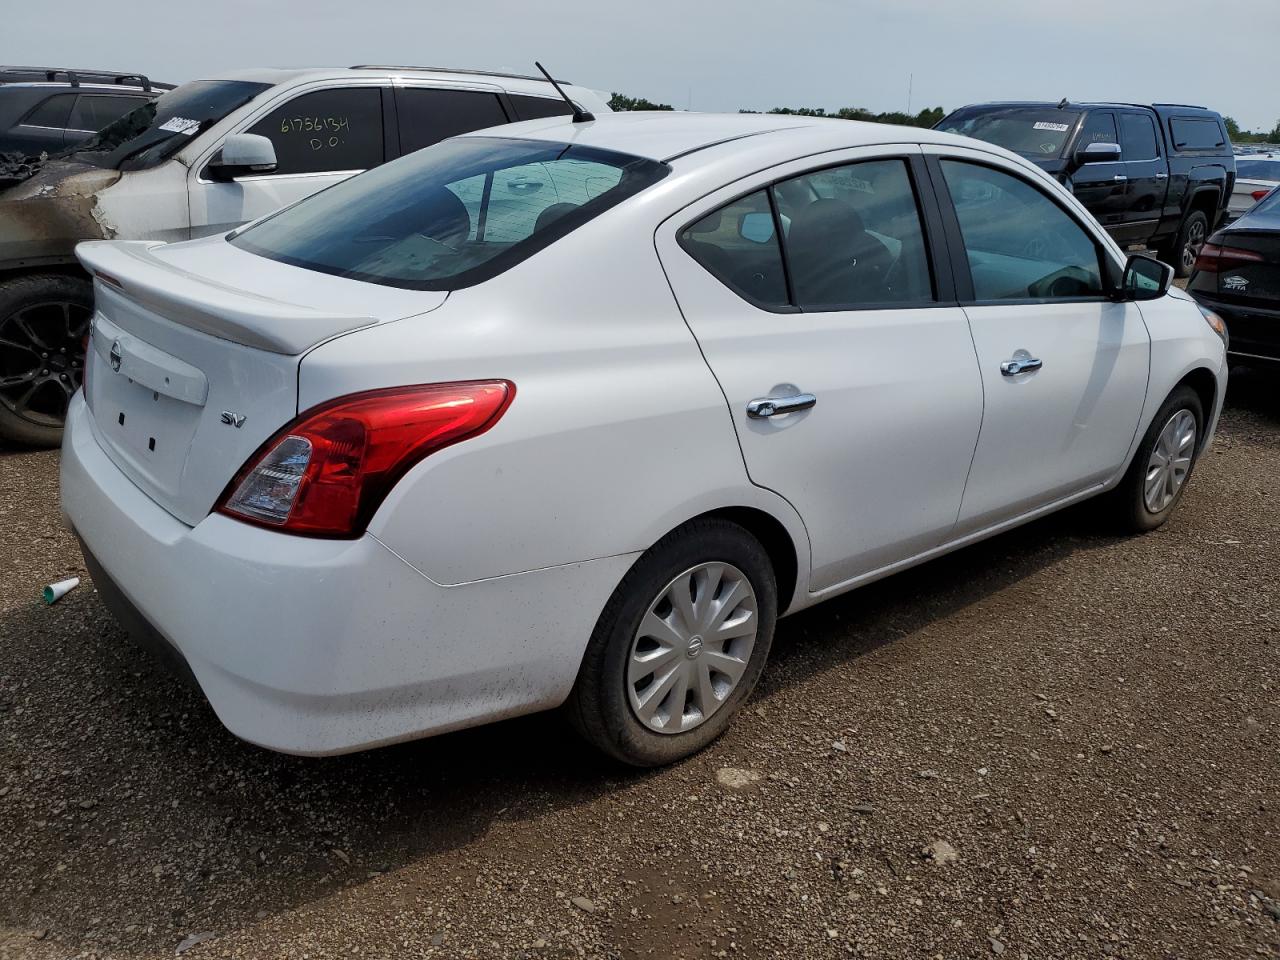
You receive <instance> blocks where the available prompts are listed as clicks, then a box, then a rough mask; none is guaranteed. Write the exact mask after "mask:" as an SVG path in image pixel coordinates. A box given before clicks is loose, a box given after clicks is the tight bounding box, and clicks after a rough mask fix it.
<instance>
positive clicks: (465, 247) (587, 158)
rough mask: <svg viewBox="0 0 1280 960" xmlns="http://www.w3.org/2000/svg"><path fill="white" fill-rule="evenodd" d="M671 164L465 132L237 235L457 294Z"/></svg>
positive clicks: (378, 277)
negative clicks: (465, 135) (478, 135)
mask: <svg viewBox="0 0 1280 960" xmlns="http://www.w3.org/2000/svg"><path fill="white" fill-rule="evenodd" d="M669 169H670V168H669V167H667V166H666V164H662V163H658V162H657V161H654V160H646V159H643V158H641V157H633V156H630V155H628V154H621V153H613V152H611V151H606V150H597V149H594V148H591V147H582V146H576V145H573V144H567V143H554V142H547V141H533V140H508V139H501V138H497V137H458V138H455V139H453V140H446V141H444V142H442V143H437V144H435V145H434V146H431V147H427V148H425V149H423V150H419V151H418V152H416V153H411V154H409V155H408V156H405V157H401V158H400V159H399V160H395V161H392V162H391V163H388V164H384V165H383V166H380V167H377V168H376V169H374V170H370V171H369V172H368V173H364V174H361V175H360V176H358V177H352V178H351V179H349V180H345V181H343V182H342V183H339V184H337V185H336V186H333V187H330V188H329V189H327V190H322V191H320V192H319V193H317V194H314V195H313V196H311V197H308V198H307V199H306V200H303V201H302V202H301V203H297V204H294V205H293V206H291V207H286V208H285V209H284V210H281V211H280V212H279V213H277V214H275V215H274V216H271V217H268V218H267V219H265V220H262V221H260V222H258V223H257V224H255V225H254V226H252V227H247V228H245V229H244V230H241V231H238V232H237V233H235V234H233V235H232V237H231V238H230V239H231V242H232V243H234V244H235V245H236V246H238V247H242V248H243V249H245V250H249V251H250V252H252V253H256V254H258V255H259V256H264V257H269V258H270V259H273V260H280V261H282V262H284V263H291V264H293V265H295V266H299V267H304V268H306V269H309V270H317V271H319V272H321V273H329V274H334V275H336V276H340V277H352V278H354V279H357V280H366V281H369V282H372V283H382V284H386V285H388V286H394V287H405V288H408V289H411V290H456V289H458V288H460V287H466V286H470V285H472V284H475V283H480V282H481V281H483V280H486V279H488V278H489V277H492V276H494V275H495V274H498V273H501V272H502V271H503V270H507V269H509V268H511V267H512V266H514V265H515V264H517V263H519V262H520V261H522V260H524V259H526V258H527V257H530V256H532V255H533V254H534V253H536V252H537V251H538V250H541V249H542V248H543V247H545V246H547V245H548V244H550V243H554V242H555V241H556V240H558V239H559V238H560V237H562V236H564V235H565V234H567V233H569V232H570V231H572V230H574V229H575V228H577V227H579V226H581V225H582V224H584V223H586V222H587V221H589V220H591V219H592V218H594V217H596V216H599V215H600V214H601V213H602V212H604V211H605V210H608V209H609V208H610V207H612V206H614V205H615V204H618V203H621V202H622V201H623V200H625V199H626V198H627V197H630V196H633V195H635V194H636V193H639V192H640V191H641V190H644V189H645V188H646V187H648V186H650V185H652V184H654V183H656V182H657V181H659V180H661V179H662V178H663V177H664V176H666V174H667V173H668V171H669Z"/></svg>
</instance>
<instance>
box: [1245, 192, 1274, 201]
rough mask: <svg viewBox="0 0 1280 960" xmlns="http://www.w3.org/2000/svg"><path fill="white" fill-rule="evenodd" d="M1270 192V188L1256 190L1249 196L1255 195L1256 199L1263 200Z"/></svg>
mask: <svg viewBox="0 0 1280 960" xmlns="http://www.w3.org/2000/svg"><path fill="white" fill-rule="evenodd" d="M1270 192H1271V191H1270V190H1255V191H1253V193H1251V194H1249V196H1251V197H1253V199H1254V200H1261V199H1262V198H1263V197H1265V196H1266V195H1267V194H1268V193H1270Z"/></svg>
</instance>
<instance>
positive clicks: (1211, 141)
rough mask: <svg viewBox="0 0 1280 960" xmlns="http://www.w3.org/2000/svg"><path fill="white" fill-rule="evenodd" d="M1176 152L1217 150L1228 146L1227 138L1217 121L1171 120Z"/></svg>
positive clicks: (1170, 124) (1170, 129)
mask: <svg viewBox="0 0 1280 960" xmlns="http://www.w3.org/2000/svg"><path fill="white" fill-rule="evenodd" d="M1169 131H1170V132H1171V133H1172V134H1173V148H1174V149H1175V150H1216V149H1217V148H1218V147H1222V146H1225V145H1226V138H1225V137H1224V136H1223V135H1222V129H1221V128H1220V127H1219V126H1218V122H1217V121H1216V120H1209V119H1204V120H1170V121H1169Z"/></svg>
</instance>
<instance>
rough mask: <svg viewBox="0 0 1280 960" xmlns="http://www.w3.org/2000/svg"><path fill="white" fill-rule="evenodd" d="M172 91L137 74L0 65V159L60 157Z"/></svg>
mask: <svg viewBox="0 0 1280 960" xmlns="http://www.w3.org/2000/svg"><path fill="white" fill-rule="evenodd" d="M172 89H173V84H171V83H153V82H152V81H151V80H148V79H147V78H146V77H144V76H142V74H139V73H133V74H126V73H111V72H108V71H105V70H64V69H61V68H54V67H5V66H0V156H4V155H6V154H9V155H11V156H12V155H16V157H15V159H19V160H20V159H24V158H29V157H38V156H40V154H42V153H48V154H55V153H61V152H62V151H63V150H65V149H67V148H68V147H73V146H75V145H76V144H77V143H79V142H80V141H81V140H84V139H85V138H87V137H88V136H90V135H91V134H94V133H97V132H98V131H99V130H101V129H102V128H103V127H105V126H106V125H107V124H109V123H111V122H112V121H113V120H116V119H118V118H119V117H122V116H124V115H125V114H126V113H128V112H129V111H130V110H132V109H133V108H134V107H137V106H141V105H142V104H144V103H146V102H147V101H149V100H154V99H155V98H156V97H158V96H160V94H162V93H164V92H165V91H166V90H172Z"/></svg>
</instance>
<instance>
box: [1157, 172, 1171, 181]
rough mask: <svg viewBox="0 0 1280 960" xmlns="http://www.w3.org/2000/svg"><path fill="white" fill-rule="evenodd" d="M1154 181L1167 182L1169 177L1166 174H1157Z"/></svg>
mask: <svg viewBox="0 0 1280 960" xmlns="http://www.w3.org/2000/svg"><path fill="white" fill-rule="evenodd" d="M1156 179H1157V180H1168V179H1169V175H1168V174H1167V173H1157V174H1156Z"/></svg>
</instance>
